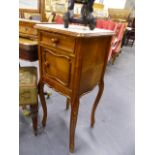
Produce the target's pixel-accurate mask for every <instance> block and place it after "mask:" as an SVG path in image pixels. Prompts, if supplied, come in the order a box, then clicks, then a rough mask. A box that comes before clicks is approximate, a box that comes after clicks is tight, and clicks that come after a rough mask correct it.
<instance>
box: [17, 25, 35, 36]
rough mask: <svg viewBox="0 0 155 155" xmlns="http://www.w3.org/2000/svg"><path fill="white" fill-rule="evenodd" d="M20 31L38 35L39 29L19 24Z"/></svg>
mask: <svg viewBox="0 0 155 155" xmlns="http://www.w3.org/2000/svg"><path fill="white" fill-rule="evenodd" d="M19 33H25V34H30V35H37V30H36V29H34V28H31V27H29V26H19Z"/></svg>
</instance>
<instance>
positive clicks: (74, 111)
mask: <svg viewBox="0 0 155 155" xmlns="http://www.w3.org/2000/svg"><path fill="white" fill-rule="evenodd" d="M71 102H72V104H71V117H70V146H69V149H70V152H71V153H73V152H74V137H75V128H76V123H77V116H78V110H79V98H76V99H75V100H73V101H72V100H71Z"/></svg>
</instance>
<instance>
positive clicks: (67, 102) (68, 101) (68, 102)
mask: <svg viewBox="0 0 155 155" xmlns="http://www.w3.org/2000/svg"><path fill="white" fill-rule="evenodd" d="M69 104H70V99H69V98H67V101H66V110H68V109H69Z"/></svg>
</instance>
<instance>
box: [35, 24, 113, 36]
mask: <svg viewBox="0 0 155 155" xmlns="http://www.w3.org/2000/svg"><path fill="white" fill-rule="evenodd" d="M35 28H36V29H38V30H44V31H49V32H55V33H61V34H65V35H70V36H74V37H95V36H96V37H97V36H112V35H114V34H115V33H114V31H111V30H105V29H98V28H95V29H94V30H89V27H88V26H87V27H86V26H80V25H69V28H64V25H63V24H36V25H35Z"/></svg>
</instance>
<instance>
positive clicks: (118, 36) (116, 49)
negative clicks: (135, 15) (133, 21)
mask: <svg viewBox="0 0 155 155" xmlns="http://www.w3.org/2000/svg"><path fill="white" fill-rule="evenodd" d="M96 27H97V28H101V29H106V30H112V31H114V32H115V35H114V36H113V38H112V41H111V47H110V50H109V56H108V62H109V61H110V59H112V64H114V61H115V59H116V57H117V56H118V55H119V53H120V51H121V44H122V38H123V34H124V29H125V24H123V23H117V22H114V21H110V20H103V19H97V24H96Z"/></svg>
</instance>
